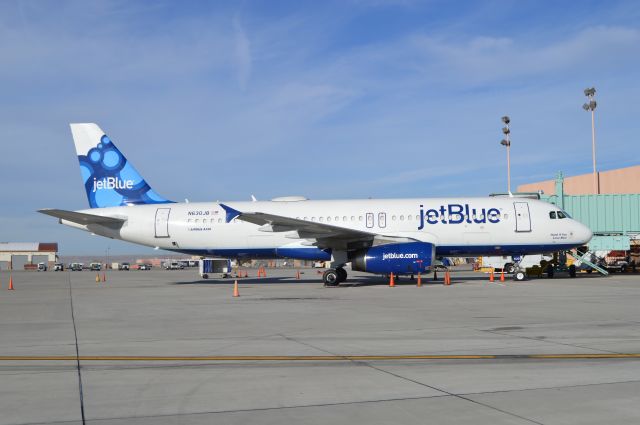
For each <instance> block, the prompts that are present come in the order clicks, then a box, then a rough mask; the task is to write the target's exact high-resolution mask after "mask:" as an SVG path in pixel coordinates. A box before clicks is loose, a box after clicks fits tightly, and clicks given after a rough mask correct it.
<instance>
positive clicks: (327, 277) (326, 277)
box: [322, 269, 340, 286]
mask: <svg viewBox="0 0 640 425" xmlns="http://www.w3.org/2000/svg"><path fill="white" fill-rule="evenodd" d="M322 281H323V282H324V286H338V285H339V284H340V278H339V275H338V272H337V271H336V270H334V269H329V270H327V271H326V272H324V273H323V274H322Z"/></svg>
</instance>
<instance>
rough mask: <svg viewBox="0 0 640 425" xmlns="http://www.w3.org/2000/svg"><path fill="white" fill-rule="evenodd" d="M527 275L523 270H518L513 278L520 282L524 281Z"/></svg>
mask: <svg viewBox="0 0 640 425" xmlns="http://www.w3.org/2000/svg"><path fill="white" fill-rule="evenodd" d="M526 277H527V275H525V274H524V272H523V271H522V270H518V271H516V272H515V273H514V274H513V279H514V280H515V281H518V282H522V281H523V280H525V278H526Z"/></svg>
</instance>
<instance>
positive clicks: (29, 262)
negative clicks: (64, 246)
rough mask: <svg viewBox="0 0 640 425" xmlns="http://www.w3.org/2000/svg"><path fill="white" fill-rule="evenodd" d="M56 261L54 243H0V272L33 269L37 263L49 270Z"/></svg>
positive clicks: (56, 252) (56, 248) (56, 247)
mask: <svg viewBox="0 0 640 425" xmlns="http://www.w3.org/2000/svg"><path fill="white" fill-rule="evenodd" d="M57 259H58V244H57V243H56V242H49V243H47V242H0V270H9V267H11V268H12V269H13V270H29V269H32V268H33V269H35V268H36V267H37V266H38V263H45V264H47V267H49V268H51V267H52V266H53V264H54V263H55V262H56V261H57Z"/></svg>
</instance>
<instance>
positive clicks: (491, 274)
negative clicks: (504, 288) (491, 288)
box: [489, 269, 495, 282]
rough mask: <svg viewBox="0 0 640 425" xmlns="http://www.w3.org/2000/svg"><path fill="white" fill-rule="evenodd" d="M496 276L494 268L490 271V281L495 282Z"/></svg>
mask: <svg viewBox="0 0 640 425" xmlns="http://www.w3.org/2000/svg"><path fill="white" fill-rule="evenodd" d="M494 280H495V278H494V277H493V269H491V271H490V272H489V282H493V281H494Z"/></svg>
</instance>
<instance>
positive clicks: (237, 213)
mask: <svg viewBox="0 0 640 425" xmlns="http://www.w3.org/2000/svg"><path fill="white" fill-rule="evenodd" d="M220 206H221V207H222V209H223V210H224V211H225V212H226V213H227V215H226V217H225V220H226V222H227V223H230V222H231V220H233V219H234V218H236V217H239V216H240V215H241V214H242V213H241V212H240V211H238V210H234V209H233V208H231V207H230V206H228V205H225V204H220Z"/></svg>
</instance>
